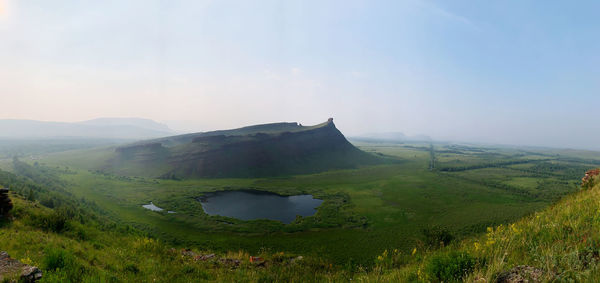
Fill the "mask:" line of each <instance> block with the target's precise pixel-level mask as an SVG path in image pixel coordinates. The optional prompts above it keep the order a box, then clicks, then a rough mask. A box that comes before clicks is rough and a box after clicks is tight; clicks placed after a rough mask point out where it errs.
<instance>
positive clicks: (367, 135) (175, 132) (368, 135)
mask: <svg viewBox="0 0 600 283" xmlns="http://www.w3.org/2000/svg"><path fill="white" fill-rule="evenodd" d="M98 119H142V120H149V121H152V122H154V123H158V124H163V125H165V126H167V127H168V128H169V129H170V130H172V131H173V135H184V134H191V133H201V132H211V131H219V130H231V129H237V128H243V127H247V126H253V125H260V124H272V123H298V124H301V125H304V126H313V125H318V124H320V123H323V122H326V121H327V120H326V119H324V120H323V121H321V122H319V123H315V124H306V123H302V122H299V121H272V122H266V123H259V124H244V125H240V126H234V127H231V128H214V129H199V130H189V131H185V130H183V131H181V130H177V129H176V128H174V127H172V126H171V124H170V123H169V121H156V120H153V119H150V118H144V117H95V118H92V119H88V120H83V121H75V122H68V121H44V120H33V119H11V118H0V121H2V120H14V121H34V122H48V123H82V122H88V121H93V120H98ZM171 122H173V121H171ZM335 122H336V120H335V118H334V123H335ZM336 127H337V128H338V129H339V126H338V125H337V123H336ZM340 131H341V132H342V134H343V135H344V136H346V138H348V139H360V138H371V139H373V140H379V141H402V140H400V139H387V138H378V137H375V136H373V135H381V134H403V135H405V136H406V138H408V140H404V141H405V142H407V143H410V142H420V143H425V142H432V143H456V144H463V145H468V144H472V145H479V146H490V147H494V146H499V147H525V148H539V149H562V150H588V151H594V152H600V147H598V148H585V147H560V146H547V145H539V144H510V143H494V142H486V141H474V140H460V139H457V140H445V139H439V138H437V137H435V136H431V135H428V134H426V133H420V134H407V133H406V132H403V131H401V130H400V131H390V132H366V133H358V134H346V133H345V132H344V131H343V130H342V129H340ZM418 136H425V137H428V138H430V139H431V141H425V140H411V138H414V137H418ZM4 138H6V137H1V136H0V139H4ZM48 138H56V137H48ZM17 139H18V138H17ZM28 139H36V138H28Z"/></svg>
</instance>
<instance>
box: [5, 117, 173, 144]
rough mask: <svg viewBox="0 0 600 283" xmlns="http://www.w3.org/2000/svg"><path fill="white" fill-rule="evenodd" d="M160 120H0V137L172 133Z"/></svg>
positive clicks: (140, 136)
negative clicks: (73, 121) (72, 121)
mask: <svg viewBox="0 0 600 283" xmlns="http://www.w3.org/2000/svg"><path fill="white" fill-rule="evenodd" d="M173 134H174V131H172V130H171V129H169V127H167V126H166V125H164V124H160V123H157V122H155V121H152V120H149V119H142V118H99V119H94V120H89V121H83V122H75V123H67V122H44V121H34V120H10V119H8V120H0V138H10V139H47V138H98V139H128V140H139V139H148V138H157V137H164V136H169V135H173Z"/></svg>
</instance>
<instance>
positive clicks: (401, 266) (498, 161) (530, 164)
mask: <svg viewBox="0 0 600 283" xmlns="http://www.w3.org/2000/svg"><path fill="white" fill-rule="evenodd" d="M360 147H361V148H362V149H364V150H367V151H376V152H378V153H382V154H386V155H394V156H396V157H397V158H399V159H401V160H402V162H400V163H398V164H389V165H380V166H370V167H364V168H359V169H353V170H338V171H331V172H326V173H320V174H313V175H302V176H293V177H286V178H263V179H207V180H188V181H174V180H153V179H145V178H128V177H120V176H115V175H110V174H98V173H96V172H89V171H86V170H80V169H77V168H66V167H64V166H62V165H61V166H56V165H54V164H53V165H50V164H49V165H43V163H44V162H45V161H46V160H40V161H39V162H40V164H38V165H33V166H32V165H28V164H26V163H23V162H19V161H17V162H13V167H14V168H13V170H14V171H15V172H16V173H18V174H19V175H20V176H16V175H13V174H11V173H6V172H0V179H1V180H2V182H0V184H1V185H5V186H8V187H11V188H13V191H15V192H18V193H19V194H20V195H21V197H19V196H17V195H14V199H15V204H16V206H15V207H16V208H15V211H14V216H15V220H14V221H11V222H3V223H2V224H1V225H0V226H1V227H0V250H7V251H8V252H9V253H10V254H11V255H12V256H13V257H16V258H18V259H22V260H23V261H26V262H31V263H33V264H35V265H38V266H40V267H42V268H43V269H44V270H45V272H46V275H47V276H46V277H45V278H46V279H45V280H49V281H68V280H65V279H70V280H71V281H73V282H79V281H82V280H83V281H142V282H149V281H153V280H154V279H156V280H157V281H158V282H177V281H189V280H200V281H252V282H259V281H272V280H276V279H279V280H282V281H296V282H305V281H346V282H347V281H348V280H349V279H354V280H357V281H363V282H390V281H400V282H406V281H422V282H427V281H433V282H436V281H439V280H444V281H445V282H447V281H449V280H448V279H457V280H458V279H462V278H463V276H464V279H466V280H469V281H475V280H479V281H481V279H482V278H483V279H486V280H487V282H493V281H494V279H496V277H498V275H501V274H504V275H506V276H510V275H511V274H513V275H514V274H516V273H505V272H507V271H510V270H511V269H513V268H514V267H515V266H517V265H526V267H522V268H520V269H519V270H524V271H529V272H530V273H531V274H533V275H534V276H537V277H539V278H542V279H569V278H575V280H579V281H581V280H588V279H589V280H588V281H594V280H593V279H595V278H597V275H596V274H597V273H596V271H595V268H596V267H595V264H596V259H597V251H598V250H599V249H600V248H599V247H598V243H597V242H596V241H595V240H594V239H598V236H600V232H598V231H600V229H599V228H598V227H597V226H598V224H597V223H598V221H597V219H596V214H597V213H598V211H599V210H600V204H599V203H598V202H597V199H598V197H599V196H598V194H600V193H599V191H600V188H599V187H597V186H596V187H595V188H594V189H589V190H584V191H581V192H577V193H576V194H574V195H571V196H567V197H566V198H564V199H563V200H561V201H559V202H558V203H557V204H555V205H553V206H552V207H550V208H548V209H546V210H544V207H546V206H547V204H548V203H551V202H553V201H555V200H556V199H558V198H559V197H560V196H563V195H564V194H565V193H566V192H570V191H572V190H571V188H570V187H571V185H572V184H573V183H574V182H578V179H580V177H581V175H582V172H584V171H585V170H581V171H578V170H579V169H578V168H589V166H590V164H588V162H592V163H593V162H597V161H595V160H578V159H573V157H561V156H557V155H556V154H546V153H533V152H524V151H519V150H507V149H502V148H473V147H464V148H456V147H455V146H435V147H430V146H426V145H394V146H390V145H376V146H372V145H360ZM432 150H433V151H432ZM82 160H83V159H82ZM432 160H435V162H433V163H434V164H435V167H436V168H434V169H433V170H432V169H431V168H430V165H431V163H432ZM32 163H33V162H32ZM445 168H454V169H452V170H448V169H445ZM248 187H252V188H258V189H261V190H265V191H272V192H276V193H280V194H297V193H311V194H314V195H315V196H318V197H320V198H322V199H324V200H325V202H324V205H323V206H321V207H319V211H318V212H317V214H316V215H315V216H311V217H306V218H304V219H302V221H300V222H297V223H292V224H291V225H282V224H281V223H278V222H276V221H268V220H256V221H239V220H235V219H231V218H224V217H218V216H208V215H205V214H204V213H202V211H201V208H199V205H198V203H197V202H193V201H191V200H193V199H192V197H194V196H199V195H201V194H202V193H203V192H210V191H214V190H222V189H243V188H248ZM24 198H29V199H33V200H34V201H33V202H31V201H27V200H25V199H24ZM148 201H153V202H154V203H156V204H157V205H159V206H161V207H164V208H166V209H169V210H176V211H177V212H178V213H176V214H166V213H159V212H152V211H148V210H145V209H143V208H141V204H143V203H147V202H148ZM535 211H538V212H535ZM532 213H533V214H532ZM523 215H530V216H528V217H527V218H525V219H524V220H521V221H518V222H516V223H515V224H514V225H511V224H510V221H514V220H515V219H518V218H520V217H522V216H523ZM356 221H357V222H356ZM361 221H366V222H361ZM57 223H58V224H57ZM61 223H62V224H61ZM357 223H358V224H360V225H358V226H357V225H356V224H357ZM507 223H508V224H507ZM365 224H366V225H365ZM500 224H502V225H500ZM132 226H134V227H135V228H132ZM440 226H441V227H440ZM486 227H489V228H488V229H487V230H488V231H487V232H486ZM446 228H447V229H446ZM480 233H483V234H480ZM452 238H454V240H453V241H450V240H452ZM40 239H41V240H40ZM156 239H160V240H156ZM440 242H443V243H445V244H444V245H445V246H446V247H445V248H440V244H439V243H440ZM448 242H450V245H448ZM172 248H175V249H176V250H175V251H173V250H172ZM181 248H192V249H193V251H194V252H196V253H200V254H203V255H205V254H210V253H215V254H216V255H215V258H214V259H211V260H208V261H196V260H194V259H193V258H190V257H186V256H185V255H182V254H181V252H180V249H181ZM282 253H283V254H282ZM250 255H260V256H263V257H265V258H266V259H267V262H270V265H269V266H268V267H267V268H263V267H258V266H255V265H253V264H251V263H250V262H249V261H248V258H249V256H250ZM298 255H302V256H303V257H304V258H303V260H304V261H303V263H302V264H291V259H292V258H294V257H296V256H298ZM57 258H58V260H56V259H57ZM221 258H224V259H225V260H222V261H221V260H220V259H221ZM231 260H239V261H240V264H239V266H232V265H231ZM53 262H54V263H53ZM56 262H58V263H56ZM56 264H59V265H60V266H62V268H59V269H56V268H55V267H56V266H57V265H56ZM453 266H454V267H456V266H458V267H459V268H458V269H453V268H452V267H453ZM457 270H458V271H457ZM465 271H466V272H465ZM354 280H353V281H354Z"/></svg>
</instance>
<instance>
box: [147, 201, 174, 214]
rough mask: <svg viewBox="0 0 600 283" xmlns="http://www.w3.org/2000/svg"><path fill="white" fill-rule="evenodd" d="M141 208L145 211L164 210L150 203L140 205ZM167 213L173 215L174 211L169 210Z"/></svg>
mask: <svg viewBox="0 0 600 283" xmlns="http://www.w3.org/2000/svg"><path fill="white" fill-rule="evenodd" d="M142 207H143V208H145V209H150V210H152V211H163V210H164V209H162V208H160V207H158V206H156V205H154V204H153V203H152V202H150V204H144V205H142ZM167 213H175V211H171V210H169V211H167Z"/></svg>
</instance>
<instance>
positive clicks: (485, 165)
mask: <svg viewBox="0 0 600 283" xmlns="http://www.w3.org/2000/svg"><path fill="white" fill-rule="evenodd" d="M529 162H531V160H510V161H496V162H491V163H481V164H475V165H466V166H455V167H442V168H438V170H440V171H444V172H459V171H467V170H474V169H483V168H494V167H504V166H510V165H516V164H525V163H529Z"/></svg>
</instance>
